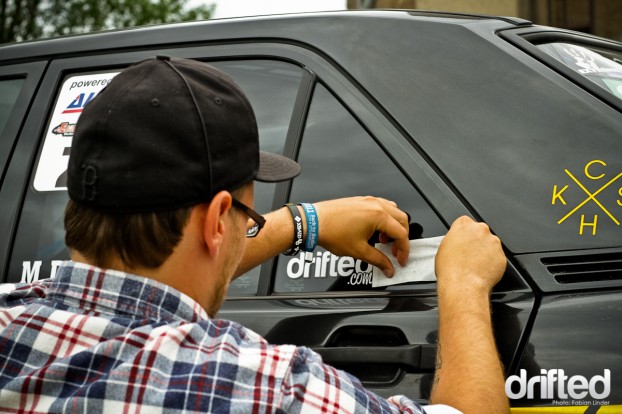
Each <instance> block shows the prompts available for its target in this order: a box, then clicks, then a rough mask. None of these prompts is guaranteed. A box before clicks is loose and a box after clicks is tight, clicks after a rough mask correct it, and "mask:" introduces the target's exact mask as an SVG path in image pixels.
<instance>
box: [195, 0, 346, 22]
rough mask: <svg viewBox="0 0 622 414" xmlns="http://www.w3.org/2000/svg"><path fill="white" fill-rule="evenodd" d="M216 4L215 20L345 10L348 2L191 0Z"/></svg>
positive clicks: (335, 0)
mask: <svg viewBox="0 0 622 414" xmlns="http://www.w3.org/2000/svg"><path fill="white" fill-rule="evenodd" d="M203 3H204V4H211V3H215V4H216V13H215V14H214V16H213V17H214V18H216V19H219V18H224V17H236V16H257V15H261V14H280V13H299V12H305V11H326V10H344V9H345V8H346V0H191V2H189V4H190V5H196V4H203Z"/></svg>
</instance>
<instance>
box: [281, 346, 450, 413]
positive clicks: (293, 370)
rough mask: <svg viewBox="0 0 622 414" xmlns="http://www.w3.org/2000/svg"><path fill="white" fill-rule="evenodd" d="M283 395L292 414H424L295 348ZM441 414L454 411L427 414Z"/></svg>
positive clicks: (413, 404) (417, 407) (408, 402)
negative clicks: (369, 388) (304, 413)
mask: <svg viewBox="0 0 622 414" xmlns="http://www.w3.org/2000/svg"><path fill="white" fill-rule="evenodd" d="M282 395H283V400H282V408H283V409H284V411H286V412H292V413H299V412H321V413H354V414H363V413H407V414H424V413H425V411H424V409H423V408H422V407H421V406H420V405H419V404H417V403H416V402H414V401H412V400H410V399H408V398H407V397H405V396H403V395H402V396H395V397H391V398H389V399H384V398H382V397H380V396H378V395H376V394H374V393H373V392H371V391H368V390H367V389H365V387H363V385H362V384H361V382H360V381H359V380H358V379H357V378H355V377H353V376H352V375H350V374H348V373H346V372H344V371H340V370H338V369H335V368H333V367H332V366H330V365H327V364H324V363H323V361H322V358H321V357H320V356H319V355H318V354H317V353H315V352H313V351H311V350H310V349H308V348H305V347H299V348H297V350H296V352H295V354H294V357H293V359H292V363H291V366H290V370H289V372H288V373H287V374H286V376H285V378H284V379H283V383H282ZM441 413H443V414H445V413H452V414H453V413H455V411H454V412H451V411H447V412H445V411H431V412H430V414H441Z"/></svg>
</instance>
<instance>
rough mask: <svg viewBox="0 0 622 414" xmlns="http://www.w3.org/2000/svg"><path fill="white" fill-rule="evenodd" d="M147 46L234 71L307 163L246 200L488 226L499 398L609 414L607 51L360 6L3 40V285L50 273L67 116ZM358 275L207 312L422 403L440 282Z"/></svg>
mask: <svg viewBox="0 0 622 414" xmlns="http://www.w3.org/2000/svg"><path fill="white" fill-rule="evenodd" d="M155 55H169V56H176V57H186V58H194V59H199V60H203V61H207V62H210V63H212V64H213V65H215V66H217V67H218V68H220V69H222V70H224V71H226V72H228V73H230V74H231V75H232V76H233V77H234V78H235V79H236V81H237V82H238V83H239V84H240V85H241V86H242V88H243V89H244V90H245V92H246V93H247V94H248V96H249V98H250V100H251V102H252V104H253V107H254V109H255V112H256V115H257V118H258V123H259V128H260V136H261V145H262V147H263V149H266V150H268V151H272V152H278V153H282V154H285V155H287V156H290V157H292V158H295V159H297V160H298V162H299V163H300V164H301V165H302V174H301V175H300V176H299V177H298V178H297V179H295V180H294V181H293V183H281V184H278V185H273V184H261V183H258V184H257V186H256V190H255V194H256V207H257V209H258V210H259V211H260V212H261V211H264V212H265V211H268V210H271V209H274V208H278V207H280V206H281V205H282V204H283V203H285V202H287V201H288V200H293V201H296V202H305V201H319V200H322V199H329V198H336V197H343V196H350V195H367V194H369V195H375V196H381V197H385V198H388V199H391V200H394V201H396V202H397V203H398V204H399V206H400V207H401V208H402V209H403V210H405V211H406V212H408V214H409V215H410V217H411V221H412V223H411V232H410V233H411V238H412V239H416V238H422V237H433V236H440V235H443V234H445V232H446V231H447V229H448V226H449V224H450V223H452V222H453V220H454V219H455V218H457V217H458V216H461V215H464V214H467V215H470V216H472V217H474V218H476V219H478V220H482V221H485V222H486V223H488V224H489V225H490V227H491V229H492V230H493V232H494V233H495V234H497V235H498V236H499V237H500V238H501V240H502V242H503V245H504V248H505V252H506V255H507V259H508V262H509V265H508V270H507V272H506V274H505V275H504V277H503V280H502V281H501V283H500V284H499V285H498V286H497V287H496V288H495V290H494V293H493V296H492V302H493V321H494V327H495V335H496V338H497V344H498V347H499V351H500V354H501V358H502V361H503V363H504V366H505V370H506V375H507V377H508V381H507V382H506V392H507V393H508V396H510V397H511V403H512V406H513V407H514V409H515V410H516V411H517V412H525V411H520V410H519V409H518V408H517V407H534V406H555V407H558V408H561V409H562V410H566V409H567V410H577V409H579V410H581V408H577V407H583V408H584V409H585V410H584V411H580V412H598V413H613V412H622V225H621V222H622V44H620V43H616V42H613V41H609V40H606V39H601V38H596V37H592V36H588V35H585V34H580V33H574V32H569V31H565V30H561V29H555V28H549V27H541V26H536V25H533V24H532V23H530V22H528V21H525V20H520V19H513V18H500V17H488V16H471V15H454V14H441V13H425V12H419V11H357V12H332V13H318V14H302V15H289V16H274V17H257V18H243V19H228V20H222V21H217V20H215V21H206V22H193V23H187V24H175V25H162V26H152V27H144V28H137V29H133V30H125V31H112V32H103V33H96V34H89V35H82V36H74V37H65V38H58V39H52V40H45V41H36V42H27V43H22V44H12V45H5V46H2V47H0V133H1V135H0V272H1V273H0V281H2V282H30V281H33V280H37V279H43V278H48V277H51V276H53V275H54V273H55V270H56V268H57V267H58V265H59V263H60V262H61V261H62V260H66V259H67V258H68V251H67V249H66V246H65V244H64V241H63V239H64V229H63V219H62V217H63V210H64V206H65V203H66V201H67V192H66V188H65V182H66V168H67V159H68V156H69V154H70V151H71V139H72V134H73V129H74V126H75V124H76V120H77V119H78V117H79V115H80V112H81V111H82V108H83V107H84V106H85V105H86V104H87V103H88V102H89V101H90V100H91V99H92V98H93V97H94V96H95V95H96V94H97V93H98V91H100V90H101V89H102V88H103V87H105V85H106V84H107V83H108V82H109V80H110V79H111V78H112V77H113V76H114V75H115V74H116V73H118V72H119V71H120V70H121V69H123V68H124V67H127V66H128V65H130V64H132V63H134V62H137V61H139V60H142V59H145V58H148V57H152V56H155ZM184 115H185V114H183V113H180V114H179V118H178V122H179V123H183V122H184ZM371 282H372V269H371V266H369V265H368V264H366V263H363V262H361V261H356V260H354V259H352V258H348V257H337V256H334V255H332V254H331V253H329V252H324V251H321V250H318V251H317V252H316V253H315V255H314V260H313V262H311V263H308V262H305V261H304V259H303V258H302V257H286V256H280V257H277V258H274V259H273V260H270V261H268V262H266V263H264V264H263V265H262V266H261V267H260V268H257V269H255V270H254V271H252V272H249V273H248V274H246V275H244V276H242V277H240V278H239V279H237V280H236V281H235V282H234V283H233V284H232V286H231V289H230V291H229V293H228V300H227V301H226V303H225V305H224V307H223V309H222V310H221V312H220V314H219V316H220V317H222V318H227V319H232V320H235V321H238V322H241V323H242V324H243V325H245V326H247V327H249V328H250V329H253V330H255V331H256V332H258V333H260V334H261V335H263V336H264V337H265V338H267V339H268V340H269V341H271V342H274V343H294V344H297V345H305V346H308V347H311V348H314V349H316V350H318V352H320V353H321V354H322V355H323V357H324V359H325V360H326V361H328V362H330V363H332V364H334V365H335V366H337V367H339V368H343V369H345V370H348V371H350V372H351V373H353V374H355V375H357V376H358V377H359V378H360V379H361V380H362V381H363V383H364V384H365V385H366V386H367V387H369V388H371V389H372V390H374V391H376V392H377V393H379V394H381V395H384V396H388V395H395V394H400V393H403V394H406V395H408V396H410V397H413V398H415V399H420V400H426V399H427V398H428V396H429V393H430V387H431V383H432V377H433V372H434V355H435V349H436V345H435V344H436V339H437V338H436V333H437V323H438V313H437V297H436V290H435V288H436V285H435V283H434V282H420V283H407V284H399V285H394V286H389V287H382V288H373V287H372V284H371ZM616 405H617V406H616ZM564 407H565V408H564ZM539 412H542V411H539ZM556 412H557V411H556ZM568 412H570V411H568ZM573 412H577V411H573Z"/></svg>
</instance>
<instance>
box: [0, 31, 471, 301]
mask: <svg viewBox="0 0 622 414" xmlns="http://www.w3.org/2000/svg"><path fill="white" fill-rule="evenodd" d="M156 54H165V55H170V56H175V57H184V58H196V59H200V60H204V61H208V62H209V61H210V60H234V59H238V60H241V59H268V60H282V61H285V62H290V63H293V64H295V65H298V66H301V67H302V68H303V69H305V72H303V73H304V75H303V80H302V82H301V86H300V89H299V91H298V96H297V98H296V101H295V102H296V103H295V108H294V110H293V114H292V118H291V124H290V127H289V130H288V133H287V137H286V143H285V148H284V155H286V156H289V157H294V158H295V157H296V155H297V152H298V150H299V148H300V138H301V135H302V131H303V128H304V124H305V121H306V114H307V111H308V107H309V104H310V97H311V94H312V92H313V89H314V82H315V81H316V80H317V79H321V81H322V83H323V84H324V85H325V86H326V88H327V89H328V90H329V91H330V92H331V93H332V94H333V95H335V96H336V97H337V98H338V100H339V101H340V102H341V103H342V104H343V105H344V107H345V108H346V109H347V110H348V111H349V112H350V113H351V114H352V115H353V116H354V117H355V119H357V121H358V122H359V123H360V124H361V126H362V127H363V128H365V129H366V130H367V132H368V133H369V134H370V135H371V136H372V137H373V138H374V139H375V140H376V141H377V143H378V144H379V145H380V146H381V148H382V149H383V150H384V151H385V152H386V153H387V154H390V156H391V158H392V160H393V162H394V163H395V165H396V166H397V167H398V168H399V169H400V170H401V171H402V172H403V173H404V175H405V177H406V179H408V180H409V181H410V182H411V183H413V185H414V186H415V187H416V189H417V190H418V191H419V192H420V193H421V194H422V196H423V197H424V198H425V199H426V201H427V202H428V204H429V205H430V206H431V207H432V209H434V211H435V213H436V214H437V215H438V216H439V218H440V219H441V220H442V221H443V222H444V223H445V224H448V223H451V222H453V220H454V219H455V218H457V217H459V216H461V215H464V214H469V210H468V208H467V207H466V206H465V205H464V204H463V203H462V201H461V200H460V199H459V196H458V195H457V193H456V192H455V190H454V189H452V188H451V187H450V186H449V185H448V184H447V183H446V182H445V181H444V180H443V179H442V178H441V177H440V176H439V175H438V174H437V171H436V169H435V168H434V165H432V164H431V163H430V162H429V160H428V159H427V158H426V156H425V154H424V153H423V151H422V150H421V149H420V148H419V147H418V146H417V144H416V142H415V137H411V136H409V135H408V134H407V133H406V132H405V131H404V130H403V129H401V128H400V126H399V125H398V124H397V122H395V120H394V119H393V118H392V117H391V116H390V115H389V114H388V113H387V112H386V111H385V110H384V109H383V108H382V107H381V106H380V105H379V104H378V103H377V102H376V101H374V100H373V98H372V97H370V96H369V95H368V94H367V93H366V91H365V90H364V89H363V88H362V87H361V86H360V85H359V84H358V83H357V82H356V81H355V80H354V79H352V78H351V77H350V76H349V75H348V73H347V72H346V71H345V70H343V68H341V67H339V66H338V65H337V64H336V63H334V62H333V61H331V60H330V58H328V57H326V56H323V55H322V54H321V52H316V51H315V50H312V49H311V48H308V47H304V46H301V45H292V44H286V43H268V42H256V43H253V42H249V43H235V42H232V43H229V44H218V45H212V46H187V47H184V45H178V46H177V47H175V48H172V47H171V48H166V47H164V48H160V49H150V50H139V51H126V52H122V53H115V52H114V51H113V52H110V53H104V54H99V55H94V56H80V57H68V58H62V57H59V58H58V59H54V60H52V61H51V62H50V64H49V68H48V70H47V72H46V74H45V76H44V78H43V79H42V81H41V85H40V90H39V93H38V94H37V96H36V97H35V100H34V101H33V104H32V110H31V111H30V113H29V114H28V117H27V119H26V122H25V127H24V129H23V131H22V133H21V135H20V137H19V140H18V142H17V146H16V152H17V153H19V154H21V156H20V157H14V158H15V159H14V160H11V164H10V165H9V167H8V170H7V176H10V177H11V178H12V184H11V185H10V186H6V187H7V188H6V189H5V188H3V189H2V193H0V205H3V206H6V211H7V216H8V217H9V219H7V220H10V221H11V222H10V223H9V224H10V225H7V227H3V228H8V229H11V231H9V232H7V234H6V236H5V237H4V239H0V252H6V255H5V257H4V263H0V265H2V269H3V270H4V275H5V278H6V272H7V269H8V259H9V257H10V256H11V253H12V252H11V251H10V250H11V248H10V246H11V244H10V242H12V241H13V240H14V238H15V235H16V225H17V223H18V222H19V219H20V216H21V211H22V208H23V203H24V198H25V194H26V191H27V189H28V186H29V185H30V183H31V182H32V174H34V160H35V158H36V155H37V154H39V152H40V146H41V145H42V142H43V137H44V128H45V126H46V125H47V121H48V118H49V116H50V112H51V110H52V107H53V104H54V102H53V100H51V99H50V96H56V92H57V91H58V88H60V86H61V83H62V82H63V79H65V78H66V76H68V75H71V74H74V73H87V72H93V71H106V70H114V69H119V68H121V67H123V66H127V65H129V64H131V63H134V62H136V61H139V60H142V59H146V58H149V57H153V56H154V55H156ZM413 147H414V151H413ZM35 149H36V150H35ZM290 185H291V184H290V183H287V182H286V183H279V184H277V187H276V189H275V195H274V199H273V204H272V207H273V209H275V208H279V207H280V206H281V205H282V204H283V203H284V202H285V201H286V200H287V199H288V197H289V190H290ZM5 190H6V191H5ZM15 194H19V197H16V196H15ZM274 272H276V266H275V261H274V260H273V259H271V260H269V261H267V262H265V263H264V264H263V265H262V268H261V271H260V280H259V286H258V290H257V293H256V295H255V296H240V297H228V298H227V299H228V300H238V299H241V300H244V299H257V298H262V297H263V298H270V297H272V296H271V295H272V284H273V282H274V277H275V273H274ZM343 293H345V292H342V293H341V294H343ZM369 294H370V292H357V293H355V294H354V295H355V296H360V295H369ZM372 294H373V292H372ZM381 294H386V293H381ZM320 295H321V293H320ZM326 295H328V296H330V295H334V293H326Z"/></svg>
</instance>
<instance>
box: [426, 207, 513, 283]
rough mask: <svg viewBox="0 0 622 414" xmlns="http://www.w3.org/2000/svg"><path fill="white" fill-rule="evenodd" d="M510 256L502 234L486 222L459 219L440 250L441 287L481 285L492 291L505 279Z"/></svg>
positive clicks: (439, 275) (438, 263) (438, 267)
mask: <svg viewBox="0 0 622 414" xmlns="http://www.w3.org/2000/svg"><path fill="white" fill-rule="evenodd" d="M506 264H507V260H506V258H505V255H504V254H503V249H502V248H501V241H500V240H499V238H498V237H497V236H495V235H493V234H492V233H490V228H489V227H488V226H487V225H486V224H484V223H477V222H475V221H473V220H472V219H470V218H469V217H466V216H463V217H460V218H459V219H457V220H456V221H455V222H454V223H453V225H452V226H451V229H449V232H448V233H447V235H446V236H445V238H444V239H443V242H442V243H441V245H440V247H439V249H438V253H437V254H436V276H437V278H438V289H439V292H440V290H441V289H443V290H445V289H455V290H457V291H458V292H461V291H463V290H464V289H465V288H469V289H470V288H473V289H481V290H482V291H483V292H485V293H487V294H490V292H491V290H492V288H493V286H494V285H496V284H497V282H499V280H501V276H502V275H503V272H504V271H505V267H506Z"/></svg>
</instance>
